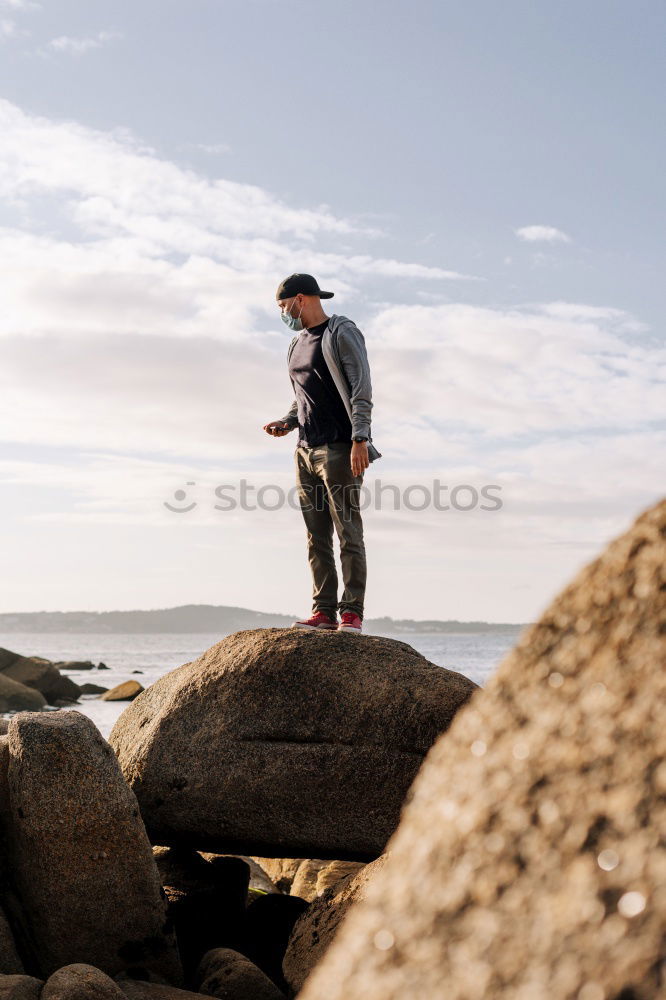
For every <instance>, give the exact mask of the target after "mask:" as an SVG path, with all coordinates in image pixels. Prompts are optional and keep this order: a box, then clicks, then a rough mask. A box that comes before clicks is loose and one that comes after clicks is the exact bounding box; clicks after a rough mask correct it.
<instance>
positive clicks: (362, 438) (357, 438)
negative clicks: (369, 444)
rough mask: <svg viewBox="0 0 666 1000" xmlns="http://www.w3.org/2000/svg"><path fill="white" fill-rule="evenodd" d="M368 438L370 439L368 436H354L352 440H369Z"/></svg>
mask: <svg viewBox="0 0 666 1000" xmlns="http://www.w3.org/2000/svg"><path fill="white" fill-rule="evenodd" d="M367 440H368V439H367V438H366V437H355V438H352V441H367Z"/></svg>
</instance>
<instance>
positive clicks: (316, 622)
mask: <svg viewBox="0 0 666 1000" xmlns="http://www.w3.org/2000/svg"><path fill="white" fill-rule="evenodd" d="M291 627H292V628H325V629H330V630H332V631H335V630H336V629H337V627H338V622H337V619H335V618H329V617H328V615H327V614H325V613H324V612H323V611H317V612H315V614H313V615H312V617H311V618H304V619H302V620H301V621H298V622H294V624H293V625H292V626H291Z"/></svg>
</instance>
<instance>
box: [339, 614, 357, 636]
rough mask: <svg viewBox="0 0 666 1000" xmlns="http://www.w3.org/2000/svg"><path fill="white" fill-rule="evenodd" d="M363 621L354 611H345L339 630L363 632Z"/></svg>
mask: <svg viewBox="0 0 666 1000" xmlns="http://www.w3.org/2000/svg"><path fill="white" fill-rule="evenodd" d="M362 631H363V622H362V621H361V619H360V618H359V616H358V615H357V614H355V613H354V612H353V611H343V612H342V619H341V621H340V624H339V625H338V632H362Z"/></svg>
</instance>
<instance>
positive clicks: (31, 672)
mask: <svg viewBox="0 0 666 1000" xmlns="http://www.w3.org/2000/svg"><path fill="white" fill-rule="evenodd" d="M2 674H3V676H4V677H9V678H10V680H13V681H18V683H19V684H25V686H26V687H30V688H34V689H35V690H36V691H40V692H41V693H42V694H43V695H44V697H45V698H46V700H47V702H48V703H49V705H55V704H56V702H57V701H59V700H64V699H69V700H70V701H76V699H77V698H78V697H79V695H80V693H81V692H80V690H79V687H78V685H77V684H75V683H74V681H73V680H71V678H69V677H65V676H64V674H61V673H60V671H59V670H58V669H57V668H56V667H54V665H53V664H52V663H51V662H50V661H49V660H45V659H43V658H42V657H39V656H20V657H19V658H18V659H17V660H14V662H13V663H11V664H10V665H9V666H6V667H4V668H3V670H2Z"/></svg>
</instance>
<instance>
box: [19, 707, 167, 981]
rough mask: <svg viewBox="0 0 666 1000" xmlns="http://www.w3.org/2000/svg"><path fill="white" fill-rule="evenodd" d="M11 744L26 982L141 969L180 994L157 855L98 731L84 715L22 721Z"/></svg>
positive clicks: (31, 717)
mask: <svg viewBox="0 0 666 1000" xmlns="http://www.w3.org/2000/svg"><path fill="white" fill-rule="evenodd" d="M5 741H6V742H7V744H8V757H9V760H8V774H7V783H6V786H5V789H4V791H2V788H1V787H0V792H1V793H2V795H1V797H2V798H3V799H4V800H5V808H4V810H3V815H2V816H1V817H0V820H1V822H2V826H3V827H4V834H5V844H6V850H7V853H8V859H9V871H8V876H9V878H10V880H11V888H12V890H13V892H14V893H15V898H17V899H18V900H20V904H21V910H20V912H19V913H11V912H10V913H9V914H8V916H9V919H10V923H12V926H13V927H14V926H15V923H16V926H18V927H20V928H21V931H22V934H21V937H22V948H23V950H24V951H25V952H26V954H24V953H23V952H22V958H23V961H24V964H25V966H26V971H27V972H28V973H30V974H32V975H38V976H41V977H42V978H46V977H47V976H50V975H51V974H52V973H53V972H55V971H56V970H57V969H59V968H61V967H62V966H64V965H69V964H71V963H85V964H89V965H94V966H96V967H97V968H99V969H101V970H102V971H103V972H106V973H107V974H108V975H113V974H114V973H116V972H119V971H121V970H122V969H126V968H132V967H134V966H137V965H138V966H140V967H142V968H143V967H145V968H147V969H155V970H156V971H157V972H160V973H162V974H163V975H164V976H165V978H166V979H167V980H168V981H170V982H174V983H176V984H179V983H180V982H181V981H182V970H181V967H180V962H179V959H178V955H177V951H176V947H175V938H174V934H173V930H172V928H171V926H170V924H169V922H168V921H167V919H166V901H165V898H164V893H163V890H162V888H161V885H160V879H159V873H158V870H157V867H156V865H155V861H154V859H153V854H152V849H151V845H150V842H149V841H148V838H147V836H146V831H145V828H144V825H143V821H142V819H141V815H140V813H139V808H138V804H137V801H136V798H135V797H134V795H133V793H132V792H131V791H130V789H129V788H128V787H127V784H126V783H125V781H124V779H123V776H122V773H121V771H120V767H119V765H118V761H117V759H116V757H115V755H114V753H113V751H112V750H111V748H110V746H109V745H108V743H106V741H105V740H104V739H103V738H102V736H101V734H100V733H99V730H98V729H97V728H96V727H95V725H94V724H93V723H92V722H91V721H90V719H88V718H87V717H86V716H85V715H82V714H81V713H80V712H77V711H64V712H57V713H56V712H53V713H40V714H35V713H29V712H22V713H19V714H18V715H16V716H14V718H13V719H12V721H11V723H10V726H9V734H8V736H5V737H0V742H2V743H4V742H5ZM0 749H1V748H0ZM5 752H6V748H5ZM7 799H8V801H7ZM10 898H11V897H9V896H8V897H7V900H8V901H9V900H10ZM13 918H15V920H14V919H13ZM17 943H18V942H17Z"/></svg>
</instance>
